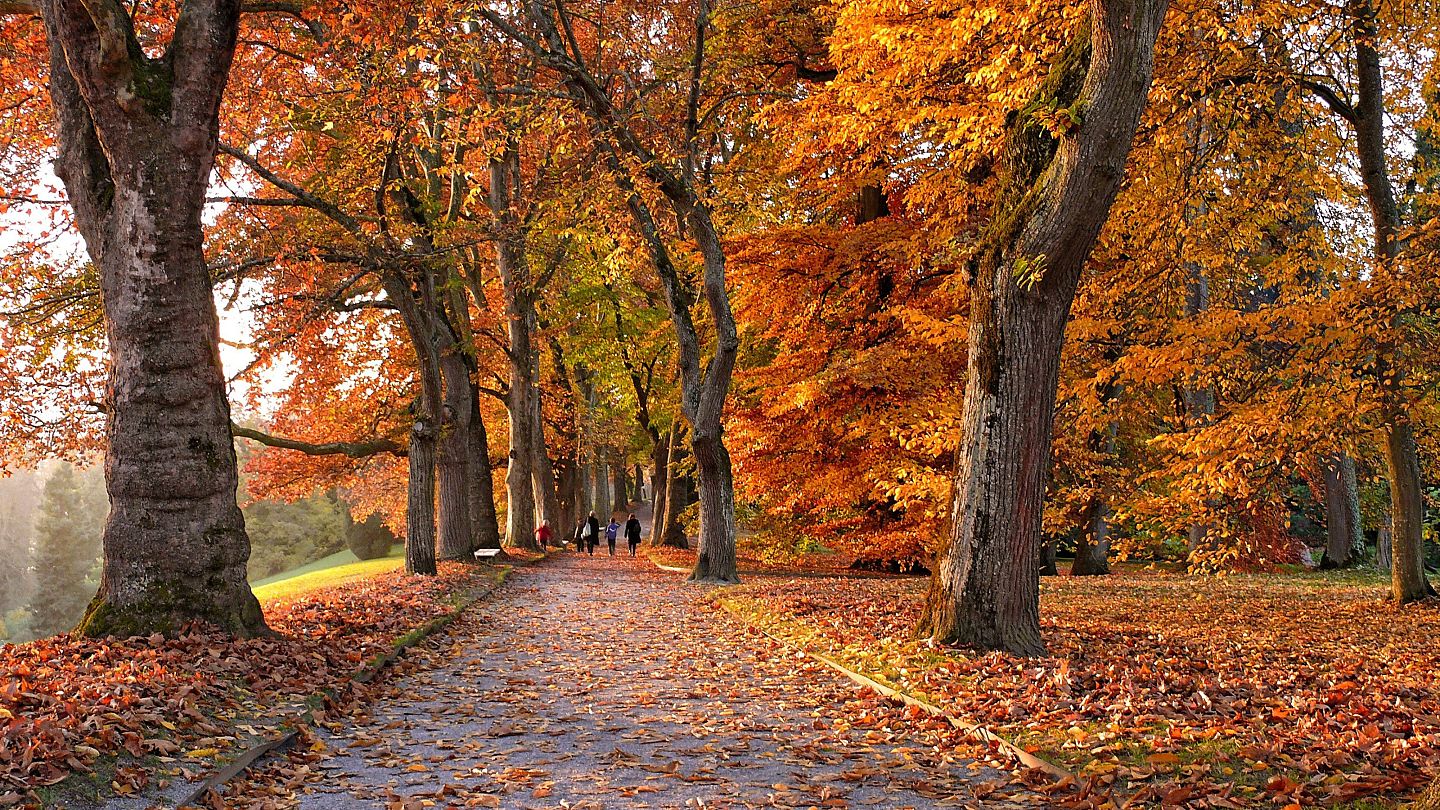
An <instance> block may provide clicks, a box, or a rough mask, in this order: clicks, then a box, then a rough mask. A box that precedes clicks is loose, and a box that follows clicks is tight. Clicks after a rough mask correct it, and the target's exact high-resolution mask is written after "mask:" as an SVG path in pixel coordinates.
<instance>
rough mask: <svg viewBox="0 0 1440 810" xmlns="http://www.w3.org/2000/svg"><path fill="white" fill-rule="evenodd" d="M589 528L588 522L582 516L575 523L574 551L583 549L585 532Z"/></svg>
mask: <svg viewBox="0 0 1440 810" xmlns="http://www.w3.org/2000/svg"><path fill="white" fill-rule="evenodd" d="M589 530H590V523H589V522H588V521H586V520H585V519H584V518H581V519H580V522H579V523H576V524H575V551H577V552H583V551H585V542H586V532H587V531H589Z"/></svg>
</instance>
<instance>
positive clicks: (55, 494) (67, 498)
mask: <svg viewBox="0 0 1440 810" xmlns="http://www.w3.org/2000/svg"><path fill="white" fill-rule="evenodd" d="M89 489H93V488H90V487H86V486H85V482H84V481H83V480H82V479H81V477H80V476H79V475H77V474H76V472H75V468H74V467H72V466H70V465H69V464H65V465H61V466H60V467H57V468H56V470H55V472H54V473H53V474H52V475H51V476H50V478H49V480H47V481H46V482H45V490H44V492H43V494H42V495H41V497H40V514H39V516H38V517H37V519H36V522H35V552H34V566H35V594H34V596H32V597H31V600H30V613H31V614H32V616H33V631H34V632H35V633H36V634H37V635H40V636H47V635H52V634H55V633H60V632H64V631H66V630H69V629H70V628H71V627H73V626H74V625H75V623H76V622H78V621H79V620H80V618H81V616H83V615H84V613H85V606H86V605H87V604H88V603H89V602H90V598H91V597H92V596H94V595H95V588H96V584H95V580H94V578H93V569H94V567H95V560H96V558H97V557H99V555H100V530H101V520H100V519H98V518H100V517H101V516H103V512H101V513H100V514H99V515H97V509H96V498H95V494H94V493H93V492H91V491H88V490H89Z"/></svg>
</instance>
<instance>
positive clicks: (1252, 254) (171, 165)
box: [0, 0, 1437, 653]
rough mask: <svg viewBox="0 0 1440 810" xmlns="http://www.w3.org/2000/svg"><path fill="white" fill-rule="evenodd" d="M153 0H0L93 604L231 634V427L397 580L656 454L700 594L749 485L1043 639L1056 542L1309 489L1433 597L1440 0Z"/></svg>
mask: <svg viewBox="0 0 1440 810" xmlns="http://www.w3.org/2000/svg"><path fill="white" fill-rule="evenodd" d="M96 9H102V10H104V13H100V12H99V11H96ZM181 9H182V10H181V11H180V13H179V14H178V15H176V14H175V13H174V12H173V10H171V9H170V8H169V7H168V6H166V7H160V6H156V7H153V8H152V7H150V6H148V5H146V4H140V5H137V6H135V7H134V8H133V9H132V8H130V7H126V6H124V5H121V4H118V3H114V2H105V3H102V4H101V5H99V6H97V5H95V3H93V2H87V3H83V4H82V3H80V2H78V0H39V2H30V1H29V0H12V2H8V3H0V11H4V12H6V13H7V14H9V15H10V16H8V17H6V18H5V19H6V22H5V23H4V25H5V27H6V29H7V33H10V34H11V35H12V36H11V37H9V39H8V40H7V43H8V44H7V45H6V46H5V47H6V48H7V49H8V50H7V52H6V59H5V60H4V61H3V62H0V65H3V69H4V70H5V71H8V72H9V73H10V74H12V76H11V78H13V80H12V81H9V82H8V83H7V86H6V87H5V88H3V89H0V94H3V95H4V98H3V99H0V109H4V110H5V111H6V112H5V113H4V116H5V117H4V118H3V121H4V127H5V128H4V131H3V134H0V166H3V167H4V170H5V173H6V177H7V179H6V181H5V197H4V199H6V200H7V201H9V203H10V204H13V205H15V206H17V209H16V210H22V209H23V210H24V211H26V212H30V214H31V217H32V222H33V220H34V218H35V216H36V213H35V212H45V211H49V212H52V216H54V217H55V219H56V223H55V224H56V226H57V227H58V226H63V225H65V224H73V225H74V226H75V227H76V228H77V229H78V230H79V232H80V234H81V235H82V236H83V237H84V239H85V243H86V246H87V248H88V254H89V257H90V259H91V261H90V262H84V261H80V260H76V259H75V258H74V257H70V258H69V259H68V260H67V257H65V256H63V255H60V254H61V252H62V251H60V250H59V248H58V247H57V246H56V245H55V244H53V243H52V242H50V241H48V240H49V237H48V234H47V235H39V236H33V237H32V238H27V239H23V240H20V243H19V244H18V246H17V249H16V261H14V262H13V263H12V264H11V266H10V267H9V269H8V270H7V271H6V272H7V273H9V274H11V275H12V276H14V278H15V280H17V281H21V280H23V281H24V282H25V284H24V285H23V286H21V285H16V287H15V289H17V290H20V291H19V292H16V293H13V294H11V296H10V299H9V303H10V306H9V309H10V310H11V311H12V315H11V317H10V318H9V319H8V320H7V322H6V325H5V328H6V330H7V336H8V339H7V340H6V342H5V343H4V344H3V345H4V347H5V349H4V350H5V351H6V352H7V357H6V358H5V361H6V363H7V366H6V368H7V374H8V375H9V376H8V377H7V381H8V382H7V385H6V386H5V396H6V397H7V399H8V400H9V401H10V402H11V403H13V406H12V407H10V408H8V409H5V410H4V413H5V414H6V415H5V416H4V417H0V419H3V421H0V441H3V442H4V444H5V447H6V448H7V449H8V450H10V451H11V452H13V453H15V454H17V455H16V457H17V458H21V457H22V456H20V455H19V454H20V453H21V452H22V451H23V450H25V449H27V448H37V447H38V448H44V449H45V450H46V451H47V452H51V453H53V452H57V451H78V450H80V449H83V448H84V447H86V446H93V445H94V444H103V445H104V447H105V448H106V452H107V453H108V463H107V472H108V485H109V492H110V499H111V516H110V519H109V521H108V522H107V525H106V529H105V538H106V539H105V567H104V573H103V576H102V584H101V598H100V599H98V600H97V601H96V602H95V603H94V606H93V608H92V611H91V615H90V616H89V617H88V618H87V620H86V622H85V624H84V629H85V630H87V631H89V632H97V633H104V632H127V631H131V630H139V629H148V628H153V627H166V626H173V624H174V623H175V622H177V621H181V620H184V619H189V618H197V617H198V618H205V619H209V620H211V621H214V622H217V623H219V624H221V625H222V626H225V627H228V628H230V629H232V630H234V631H236V632H241V633H248V632H256V631H258V630H259V628H260V625H261V621H262V620H261V618H260V616H259V612H258V607H257V606H256V605H255V603H254V600H253V598H252V597H251V596H250V595H249V592H248V588H246V587H245V584H244V579H243V568H244V561H245V558H246V556H247V555H248V553H249V551H248V543H247V540H246V538H245V533H244V528H243V523H242V522H241V520H240V518H239V513H238V511H237V510H236V509H235V508H234V501H235V499H234V489H235V459H234V453H233V450H232V444H231V437H232V435H238V436H242V437H246V438H250V439H254V440H257V441H260V442H262V443H264V444H267V445H270V446H271V447H272V448H273V450H272V451H270V452H265V453H262V454H260V455H259V456H258V457H257V459H256V460H255V461H254V462H253V463H252V465H251V468H252V471H253V473H254V476H255V478H254V481H255V484H256V486H257V487H258V488H259V491H260V492H261V493H262V494H267V495H285V496H292V497H298V496H303V495H308V494H310V493H312V492H314V491H315V490H316V489H317V488H318V489H321V490H325V489H331V488H336V487H339V488H342V489H344V491H345V492H346V493H347V497H350V498H352V499H354V500H356V501H357V502H358V503H360V504H361V505H362V506H361V508H362V511H364V512H366V513H369V512H375V513H380V514H383V515H386V516H387V517H388V518H389V519H390V520H391V521H392V522H393V523H394V524H395V525H396V526H397V527H398V528H401V529H402V533H403V535H404V537H405V540H406V558H407V568H408V569H409V570H411V571H413V572H416V573H433V572H434V570H435V561H436V559H437V558H439V559H446V558H455V559H461V558H466V557H468V556H469V554H470V552H471V551H472V550H473V549H475V548H477V547H487V546H488V547H494V546H497V545H498V544H499V543H500V539H501V536H502V535H503V536H505V537H507V538H508V539H509V542H511V543H513V544H516V545H521V546H527V545H530V544H531V543H532V542H533V532H534V529H535V528H536V525H537V524H538V523H539V522H542V521H548V522H549V523H550V524H551V525H552V526H553V527H557V528H560V527H568V526H570V525H573V524H574V522H575V521H576V519H577V518H578V517H579V516H580V515H583V514H585V513H586V512H588V511H590V510H591V509H596V510H597V511H600V512H604V511H607V509H606V507H607V506H618V505H619V504H620V503H621V502H622V501H626V500H629V497H630V496H632V495H633V494H634V493H633V489H634V488H633V487H632V486H631V484H633V483H635V482H637V481H638V479H639V477H640V473H639V471H636V472H635V474H634V475H633V476H632V475H630V474H629V472H628V471H629V470H630V469H631V466H632V465H634V464H637V463H639V464H642V465H643V466H646V467H648V468H649V469H650V470H651V476H652V480H651V481H650V482H649V489H650V491H651V492H652V493H653V495H654V499H655V506H656V510H655V514H656V516H657V520H656V521H655V523H656V524H657V525H656V531H655V539H656V540H657V541H660V540H668V541H669V542H674V543H684V542H685V540H684V531H683V529H682V527H681V523H682V522H683V519H682V511H683V510H684V509H685V507H686V506H687V505H688V504H689V503H690V501H691V500H692V499H696V498H698V526H699V548H698V552H699V553H698V562H697V565H696V568H695V571H694V574H693V577H692V578H693V579H695V580H697V581H703V582H734V581H736V566H735V541H736V525H735V511H736V510H735V505H736V498H737V486H738V491H739V497H741V498H742V499H744V500H747V501H749V502H751V503H754V504H756V505H758V506H759V507H760V508H761V509H762V510H763V511H765V512H767V513H768V514H769V515H770V516H771V518H773V519H774V525H779V526H780V527H782V529H783V530H785V531H790V532H795V533H799V534H806V535H812V536H813V535H821V536H825V537H827V538H831V539H833V538H837V537H838V538H839V541H840V542H845V543H849V544H851V545H852V546H855V547H857V548H858V549H859V550H861V551H863V552H865V553H867V554H870V555H872V556H875V557H879V558H885V559H889V560H902V559H908V560H923V561H925V562H926V563H929V567H930V568H931V570H932V571H933V575H934V576H933V581H932V590H931V594H930V599H929V603H928V608H927V610H926V613H925V619H924V623H923V627H922V630H923V632H925V633H927V634H928V635H930V636H931V637H933V638H935V639H936V640H939V641H946V642H963V643H967V644H972V645H976V646H980V647H986V648H1001V649H1007V650H1012V651H1015V652H1021V653H1038V652H1040V651H1042V650H1043V643H1042V641H1041V638H1040V632H1039V603H1038V593H1039V588H1038V579H1037V577H1038V570H1039V566H1038V565H1037V560H1038V559H1040V558H1041V557H1042V549H1043V548H1044V547H1045V545H1046V542H1045V538H1046V537H1047V536H1049V537H1056V536H1069V537H1070V538H1072V540H1071V541H1070V542H1071V543H1072V544H1073V545H1074V546H1075V549H1076V554H1077V563H1076V572H1077V573H1102V572H1104V571H1105V570H1107V557H1108V554H1109V551H1110V547H1111V546H1112V545H1116V546H1119V547H1120V550H1122V551H1133V550H1136V549H1139V548H1141V547H1143V546H1144V545H1145V544H1146V542H1147V538H1171V537H1183V538H1184V546H1185V551H1186V554H1187V555H1188V557H1189V559H1190V560H1191V561H1192V563H1194V564H1196V565H1199V566H1224V565H1233V564H1236V563H1239V562H1244V561H1247V560H1251V559H1255V558H1257V557H1264V556H1270V557H1274V556H1276V555H1277V554H1281V553H1283V550H1284V549H1285V548H1288V547H1289V545H1293V544H1290V543H1289V540H1288V537H1289V527H1288V525H1287V516H1288V514H1289V512H1290V511H1291V510H1292V507H1293V501H1294V496H1293V493H1294V492H1295V490H1296V487H1297V484H1301V483H1303V484H1305V485H1307V486H1308V487H1309V489H1310V490H1311V491H1313V492H1314V494H1315V501H1316V503H1317V504H1319V505H1321V507H1323V508H1321V509H1320V510H1319V511H1321V512H1323V514H1324V519H1323V523H1324V525H1325V529H1326V532H1327V534H1328V537H1327V543H1326V546H1327V556H1328V558H1329V560H1330V561H1331V562H1332V563H1337V564H1346V563H1349V562H1351V561H1352V559H1353V558H1354V557H1355V556H1356V555H1355V552H1356V550H1357V548H1359V546H1360V540H1359V538H1360V537H1361V532H1362V529H1363V527H1364V525H1365V524H1366V522H1367V521H1368V523H1369V524H1370V525H1371V526H1372V527H1378V526H1379V525H1380V524H1382V523H1383V524H1384V527H1385V529H1386V531H1387V537H1388V538H1389V539H1388V541H1387V542H1388V545H1386V548H1388V549H1390V556H1391V560H1392V564H1391V566H1390V568H1391V570H1392V572H1393V580H1394V584H1393V590H1394V595H1395V598H1396V599H1397V600H1399V601H1410V600H1414V599H1419V598H1423V597H1426V596H1429V595H1431V594H1432V593H1433V591H1432V590H1431V588H1430V585H1429V583H1428V582H1427V581H1426V579H1425V575H1424V553H1423V550H1424V536H1423V526H1424V521H1423V509H1424V487H1423V474H1422V470H1423V469H1424V466H1425V463H1426V461H1427V459H1428V458H1429V454H1428V451H1427V450H1425V446H1426V445H1425V442H1424V441H1423V440H1424V438H1425V436H1426V433H1425V432H1424V431H1423V427H1424V426H1425V425H1426V424H1427V423H1428V422H1429V421H1430V419H1431V416H1430V415H1431V413H1432V410H1433V409H1432V408H1431V402H1432V399H1431V394H1430V391H1431V388H1432V386H1430V385H1429V381H1430V378H1431V374H1430V368H1431V364H1430V363H1429V360H1428V357H1427V356H1426V353H1425V352H1424V348H1425V346H1426V339H1427V336H1428V335H1429V334H1430V333H1431V331H1432V330H1433V324H1434V322H1433V316H1432V315H1431V311H1432V309H1433V307H1432V305H1433V302H1434V301H1435V300H1437V299H1436V295H1435V293H1436V290H1435V285H1434V283H1433V281H1434V279H1435V278H1436V274H1435V273H1434V272H1433V267H1432V262H1431V257H1432V254H1433V251H1432V248H1431V243H1432V240H1433V230H1434V228H1433V210H1434V206H1433V203H1432V202H1431V197H1432V194H1433V186H1434V167H1433V165H1432V162H1431V156H1432V152H1433V142H1432V138H1431V132H1432V126H1433V121H1434V118H1435V112H1436V110H1435V107H1436V105H1435V99H1436V92H1435V82H1434V81H1433V76H1432V74H1433V71H1434V67H1433V65H1434V56H1433V55H1434V53H1435V52H1436V49H1435V48H1434V47H1432V45H1433V44H1434V41H1435V38H1436V34H1437V26H1436V25H1435V24H1434V23H1433V22H1432V19H1433V18H1434V15H1432V14H1431V13H1430V12H1431V11H1432V10H1433V9H1431V8H1430V6H1429V5H1428V4H1427V3H1424V2H1403V3H1394V4H1386V5H1384V6H1379V5H1376V4H1374V3H1373V2H1370V0H1345V2H1343V3H1339V4H1335V3H1331V2H1321V0H1313V2H1300V3H1296V2H1278V0H1277V2H1255V3H1242V4H1238V5H1237V4H1232V3H1206V2H1197V3H1192V4H1189V5H1187V6H1184V7H1176V8H1173V9H1172V8H1170V4H1169V3H1167V2H1164V0H1089V2H1087V3H1085V4H1082V5H1079V6H1073V7H1070V6H1067V7H1055V6H1054V5H1053V4H1050V3H1045V2H1040V0H1034V1H1033V2H1030V1H1029V0H1027V2H1019V3H1017V2H999V0H994V2H988V1H987V0H965V1H964V2H962V1H961V0H947V2H942V3H934V2H926V3H919V2H916V3H905V2H902V3H895V2H893V0H847V1H846V2H820V1H819V0H809V1H806V2H780V1H779V0H776V1H775V2H768V1H767V2H762V3H759V4H758V5H756V4H745V5H740V4H728V3H719V2H713V1H712V0H674V1H673V2H660V3H647V4H630V3H602V2H596V3H579V4H573V3H566V4H562V3H558V2H555V3H552V2H543V1H542V0H527V2H522V3H517V4H506V5H493V6H492V5H490V4H483V3H482V4H478V5H476V4H467V3H461V4H452V3H446V2H441V3H420V2H391V3H387V4H383V5H374V6H371V5H365V4H361V5H355V4H354V3H339V2H329V1H328V0H312V1H310V2H280V3H274V2H266V3H255V4H251V5H248V6H247V5H244V4H236V3H233V2H221V1H220V0H203V1H202V0H186V2H184V3H182V4H181ZM42 78H43V80H44V81H46V82H48V92H41V91H39V90H38V89H37V88H40V87H41V84H40V82H41V81H42ZM222 99H223V101H222ZM52 157H53V158H54V159H55V161H56V167H57V173H58V174H59V176H60V178H61V179H62V180H63V183H64V186H65V191H66V198H67V200H68V206H59V205H54V204H53V203H54V202H55V201H54V200H50V199H46V195H45V194H43V193H39V192H36V190H35V189H36V188H37V187H43V182H42V178H43V171H42V167H43V166H44V165H45V163H46V161H47V160H49V159H51V158H52ZM207 216H208V217H209V219H208V220H207V219H206V217H207ZM206 222H209V223H210V224H209V226H208V229H206V228H202V223H206ZM1361 234H1363V238H1362V236H1361ZM207 240H208V241H207ZM217 290H218V291H219V292H220V293H221V294H222V296H223V299H224V300H225V301H226V303H227V308H229V309H231V310H232V311H234V312H237V313H243V316H244V317H247V318H250V319H252V320H253V324H254V328H253V330H252V332H253V340H251V341H250V342H249V344H248V345H247V346H246V347H245V348H246V349H248V350H249V351H250V352H251V356H252V357H253V362H252V363H250V365H249V366H248V367H247V368H245V369H242V370H241V371H240V372H239V374H238V375H237V379H242V380H250V381H256V380H261V379H265V378H266V375H272V376H274V375H278V376H280V377H281V378H283V380H284V382H283V384H282V385H279V386H275V385H269V386H265V385H252V386H251V387H250V388H249V391H250V394H249V396H250V397H251V398H252V400H253V401H251V402H250V403H248V404H250V405H252V406H254V407H256V408H257V409H260V410H265V411H267V412H269V413H271V414H272V416H271V418H270V419H269V420H268V423H267V427H266V430H263V431H261V430H254V429H248V428H237V427H235V426H233V425H232V424H231V419H230V413H229V403H228V401H227V399H226V382H227V381H226V379H225V378H224V376H223V374H222V371H221V368H220V365H219V360H218V357H219V342H218V336H217V328H216V324H217V316H216V309H215V304H214V293H215V292H216V291H217ZM26 291H33V292H26ZM237 317H240V316H239V315H237ZM102 346H103V348H104V350H105V351H108V357H109V360H108V363H106V364H105V367H104V369H103V374H104V375H105V379H106V380H107V382H106V383H105V385H104V390H103V394H101V393H99V391H100V387H101V386H100V384H99V382H98V381H99V380H100V378H101V376H102V366H101V364H100V363H98V362H96V360H95V358H96V357H97V352H98V351H100V349H101V347H102ZM732 387H734V388H735V392H734V395H733V396H732V390H731V389H732ZM87 391H93V392H95V393H91V394H87V393H83V392H87ZM42 392H63V394H62V395H61V396H58V397H57V396H54V395H47V394H45V393H42ZM97 414H103V416H104V418H103V424H104V426H105V428H104V435H103V437H102V436H101V431H100V430H99V429H98V427H97V425H98V424H100V423H101V421H102V420H100V419H99V418H97ZM502 418H503V419H504V420H505V424H506V425H507V430H506V431H505V432H504V435H501V431H497V430H491V429H489V428H488V426H491V425H497V424H498V422H497V420H498V419H502ZM727 430H728V436H729V437H730V441H729V442H728V443H727V440H726V437H727ZM737 438H738V441H736V439H737ZM1052 439H1055V440H1052ZM732 450H733V452H734V456H733V458H732ZM502 469H503V486H502V487H500V490H501V491H502V492H503V498H501V499H497V498H496V490H497V487H496V480H495V479H496V477H497V475H500V474H501V473H500V471H501V470H502ZM737 470H738V472H739V476H738V478H737V475H736V473H737ZM1372 474H1378V475H1379V476H1380V477H1383V479H1384V481H1385V484H1386V486H1385V490H1386V491H1387V492H1388V497H1389V505H1388V507H1386V508H1384V509H1383V513H1384V514H1383V515H1381V516H1378V517H1377V516H1376V515H1375V512H1376V510H1375V509H1371V510H1370V512H1371V517H1369V518H1366V517H1365V516H1364V515H1365V510H1364V508H1363V503H1362V500H1361V494H1362V492H1364V491H1366V489H1367V486H1368V485H1367V484H1366V482H1367V481H1368V480H1369V479H1370V478H1371V477H1372ZM692 487H693V490H694V491H693V492H692V491H691V489H692ZM1370 489H1371V490H1373V489H1374V488H1373V487H1370ZM502 527H503V528H502ZM177 537H178V538H183V539H182V540H181V541H180V542H182V543H185V544H191V545H193V546H194V549H193V550H194V553H193V554H191V553H186V554H172V553H167V554H157V553H154V552H155V551H156V549H157V546H156V544H157V543H160V542H162V540H161V538H164V540H163V542H166V543H170V542H174V541H173V540H172V538H177ZM187 548H188V546H187Z"/></svg>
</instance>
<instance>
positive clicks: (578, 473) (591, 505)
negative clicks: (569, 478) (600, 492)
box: [575, 449, 595, 525]
mask: <svg viewBox="0 0 1440 810" xmlns="http://www.w3.org/2000/svg"><path fill="white" fill-rule="evenodd" d="M580 452H581V451H580V450H578V449H577V450H576V451H575V453H576V458H575V523H576V525H579V523H580V521H582V520H584V519H585V518H586V516H588V515H589V514H590V513H591V512H593V511H595V502H594V501H593V500H591V498H590V480H591V477H592V471H591V469H590V464H589V462H587V461H585V460H584V459H583V458H582V457H581V456H580Z"/></svg>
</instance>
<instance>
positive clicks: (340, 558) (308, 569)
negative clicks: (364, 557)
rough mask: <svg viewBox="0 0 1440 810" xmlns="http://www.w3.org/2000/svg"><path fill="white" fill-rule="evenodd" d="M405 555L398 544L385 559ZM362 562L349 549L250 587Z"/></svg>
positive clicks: (257, 582)
mask: <svg viewBox="0 0 1440 810" xmlns="http://www.w3.org/2000/svg"><path fill="white" fill-rule="evenodd" d="M404 555H405V546H404V545H403V544H398V543H397V544H396V545H394V546H391V547H390V553H389V554H387V555H386V556H385V557H384V558H383V559H390V558H392V557H403V556H404ZM360 561H361V560H360V558H359V557H356V556H355V553H354V552H352V551H350V550H349V549H345V550H344V551H337V552H335V553H334V554H331V555H330V556H328V557H321V558H320V559H318V560H316V561H315V562H310V563H306V564H304V565H302V566H299V567H297V568H291V569H289V570H288V571H281V572H280V573H278V574H271V575H270V576H268V577H265V578H264V579H257V580H254V581H252V582H251V583H250V586H251V587H252V588H259V587H262V586H265V585H272V584H274V583H276V582H280V581H282V580H287V579H290V578H292V577H298V576H300V575H301V574H310V573H313V572H315V571H324V570H325V569H327V568H335V567H336V566H340V565H353V564H355V563H358V562H360Z"/></svg>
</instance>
